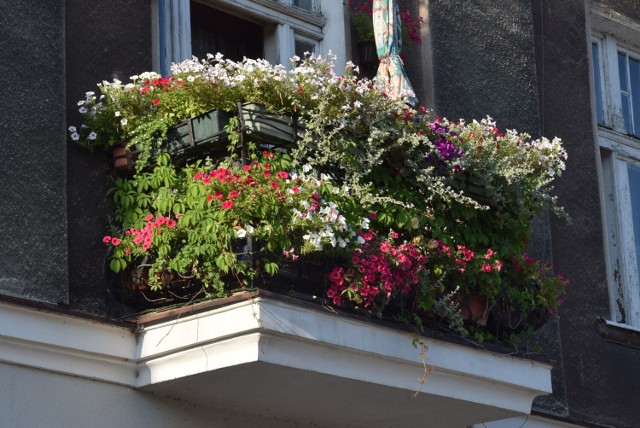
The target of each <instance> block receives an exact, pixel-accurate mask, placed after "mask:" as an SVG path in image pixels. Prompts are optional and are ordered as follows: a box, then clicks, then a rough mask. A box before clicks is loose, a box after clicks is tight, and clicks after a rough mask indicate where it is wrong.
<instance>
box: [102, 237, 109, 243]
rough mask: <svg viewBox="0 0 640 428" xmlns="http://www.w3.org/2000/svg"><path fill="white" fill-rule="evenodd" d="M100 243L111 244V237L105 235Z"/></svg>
mask: <svg viewBox="0 0 640 428" xmlns="http://www.w3.org/2000/svg"><path fill="white" fill-rule="evenodd" d="M102 242H104V243H105V244H108V243H109V242H111V237H110V236H109V235H106V236H105V237H104V238H102Z"/></svg>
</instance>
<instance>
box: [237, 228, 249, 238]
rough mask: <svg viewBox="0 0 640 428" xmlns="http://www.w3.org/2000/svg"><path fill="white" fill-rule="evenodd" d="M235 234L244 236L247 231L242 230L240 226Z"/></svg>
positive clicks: (240, 236) (239, 236)
mask: <svg viewBox="0 0 640 428" xmlns="http://www.w3.org/2000/svg"><path fill="white" fill-rule="evenodd" d="M236 236H237V237H238V238H244V237H245V236H247V231H246V230H244V229H243V228H240V229H238V230H236Z"/></svg>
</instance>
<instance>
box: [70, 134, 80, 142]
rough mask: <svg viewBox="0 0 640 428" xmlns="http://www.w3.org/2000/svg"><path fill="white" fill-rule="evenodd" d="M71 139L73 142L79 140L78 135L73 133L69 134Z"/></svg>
mask: <svg viewBox="0 0 640 428" xmlns="http://www.w3.org/2000/svg"><path fill="white" fill-rule="evenodd" d="M71 139H72V140H73V141H78V140H79V139H80V134H78V133H77V132H74V133H72V134H71Z"/></svg>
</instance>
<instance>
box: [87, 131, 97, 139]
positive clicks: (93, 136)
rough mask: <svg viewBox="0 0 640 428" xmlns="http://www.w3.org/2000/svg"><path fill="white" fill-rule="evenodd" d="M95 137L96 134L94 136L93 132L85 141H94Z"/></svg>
mask: <svg viewBox="0 0 640 428" xmlns="http://www.w3.org/2000/svg"><path fill="white" fill-rule="evenodd" d="M97 136H98V134H96V133H95V132H91V133H90V134H89V135H87V140H95V139H96V137H97Z"/></svg>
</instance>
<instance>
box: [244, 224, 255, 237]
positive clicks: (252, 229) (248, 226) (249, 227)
mask: <svg viewBox="0 0 640 428" xmlns="http://www.w3.org/2000/svg"><path fill="white" fill-rule="evenodd" d="M246 230H247V233H248V234H249V235H253V232H254V231H255V229H254V228H253V226H251V225H250V224H248V225H247V227H246Z"/></svg>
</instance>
